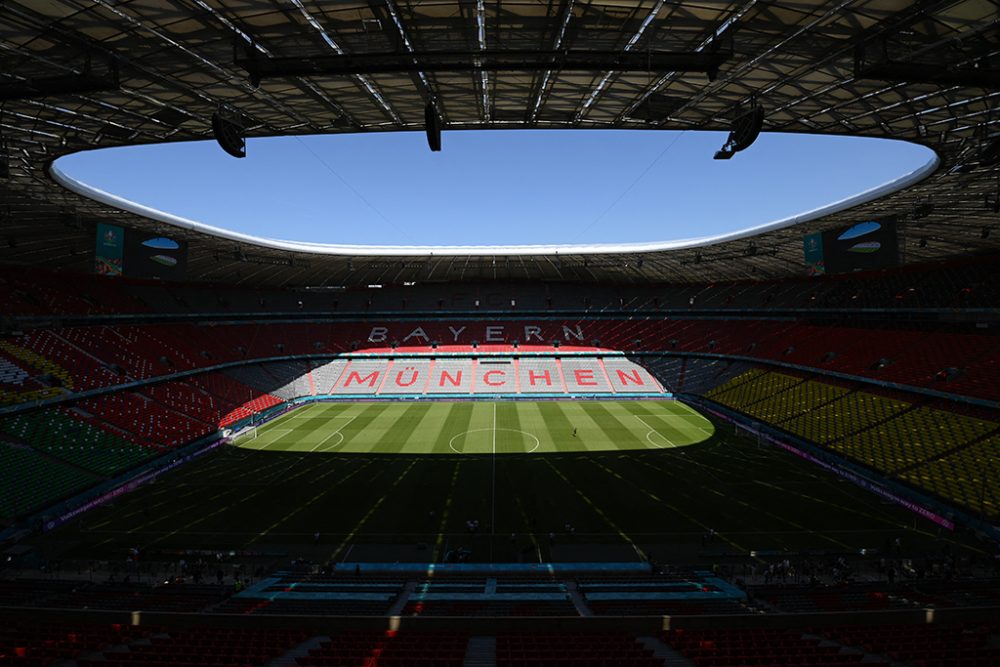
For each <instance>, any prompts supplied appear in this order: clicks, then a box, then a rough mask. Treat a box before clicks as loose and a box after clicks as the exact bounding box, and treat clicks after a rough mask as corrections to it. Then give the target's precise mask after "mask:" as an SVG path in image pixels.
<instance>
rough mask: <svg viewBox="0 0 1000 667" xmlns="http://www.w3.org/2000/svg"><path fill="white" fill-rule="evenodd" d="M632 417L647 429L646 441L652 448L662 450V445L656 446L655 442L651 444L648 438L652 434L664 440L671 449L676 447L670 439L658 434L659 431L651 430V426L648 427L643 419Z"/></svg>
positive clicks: (651, 441) (650, 439)
mask: <svg viewBox="0 0 1000 667" xmlns="http://www.w3.org/2000/svg"><path fill="white" fill-rule="evenodd" d="M632 416H633V417H635V418H636V419H638V420H639V421H640V422H642V425H643V426H645V427H646V428H648V429H649V432H647V433H646V441H647V442H649V444H651V445H653V446H654V447H657V448H659V449H663V445H658V444H656V443H655V442H653V439H652V438H650V437H649V436H650V435H652V434H653V433H655V434H656V435H658V436H660V437H661V438H663V439H664V440H666V441H667V444H668V445H670V446H671V447H676V446H677V445H675V444H674V443H673V441H672V440H671V439H670V438H668V437H667V436H665V435H663V434H662V433H660V432H659V431H657V430H656V429H655V428H653V427H652V426H650V425H649V424H647V423H646V420H645V419H643V418H642V417H640V416H639V415H632Z"/></svg>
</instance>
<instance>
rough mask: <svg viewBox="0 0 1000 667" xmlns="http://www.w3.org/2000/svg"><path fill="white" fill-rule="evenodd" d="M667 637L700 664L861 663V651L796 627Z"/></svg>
mask: <svg viewBox="0 0 1000 667" xmlns="http://www.w3.org/2000/svg"><path fill="white" fill-rule="evenodd" d="M663 640H664V641H665V642H666V643H667V644H669V645H670V646H672V647H674V648H676V649H677V650H678V651H680V652H681V653H682V654H683V655H684V656H685V657H686V658H688V659H690V660H691V661H692V662H693V663H694V664H695V665H698V666H699V667H730V666H732V667H738V666H739V665H762V664H768V665H770V664H779V665H785V666H786V667H828V666H829V667H834V666H835V665H848V664H859V663H860V662H861V661H862V659H863V658H864V657H865V655H864V653H862V652H860V651H854V652H845V651H843V647H842V646H839V645H836V644H833V643H831V642H823V641H822V638H821V637H815V636H811V637H810V636H804V635H803V633H802V632H801V631H796V630H779V629H775V630H768V629H763V628H755V629H752V630H740V629H732V628H728V629H719V630H671V631H668V632H666V633H664V635H663ZM865 664H866V665H888V664H889V663H888V662H887V661H879V660H865Z"/></svg>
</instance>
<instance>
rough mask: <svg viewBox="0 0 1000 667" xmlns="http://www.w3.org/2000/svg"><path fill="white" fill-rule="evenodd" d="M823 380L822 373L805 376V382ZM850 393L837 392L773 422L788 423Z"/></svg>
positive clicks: (848, 391)
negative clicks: (837, 393)
mask: <svg viewBox="0 0 1000 667" xmlns="http://www.w3.org/2000/svg"><path fill="white" fill-rule="evenodd" d="M824 380H825V378H824V377H823V376H822V375H819V374H816V375H811V376H809V377H808V378H806V379H805V382H820V383H822V382H824ZM796 386H797V387H800V386H802V385H801V384H798V385H796ZM850 393H851V391H850V390H847V392H846V393H844V394H839V395H835V396H832V397H831V398H828V399H826V400H825V401H820V402H818V403H815V404H813V405H810V406H808V407H807V408H804V409H800V410H799V411H798V412H796V413H795V414H790V415H788V416H787V417H784V418H783V419H780V420H778V421H777V422H775V423H776V424H786V423H788V422H790V421H794V420H796V419H799V418H800V417H804V416H805V415H807V414H809V413H810V412H812V411H813V410H819V409H820V408H824V407H826V406H828V405H830V404H831V403H836V402H837V401H839V400H840V399H842V398H844V397H845V396H847V395H849V394H850Z"/></svg>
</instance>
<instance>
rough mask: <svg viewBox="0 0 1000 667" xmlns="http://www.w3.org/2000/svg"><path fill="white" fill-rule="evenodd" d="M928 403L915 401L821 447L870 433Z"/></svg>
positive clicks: (859, 391)
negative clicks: (866, 432)
mask: <svg viewBox="0 0 1000 667" xmlns="http://www.w3.org/2000/svg"><path fill="white" fill-rule="evenodd" d="M855 393H862V394H863V393H865V392H864V391H862V390H860V389H859V390H858V391H857V392H855ZM849 395H850V394H845V397H846V396H849ZM914 398H915V399H916V398H919V397H918V396H916V395H915V396H914ZM929 402H930V401H929V400H915V401H914V402H913V403H911V404H910V407H908V408H903V409H902V410H900V411H899V412H893V413H891V414H889V415H888V416H886V417H885V418H883V419H879V420H878V421H873V422H869V423H867V424H865V425H864V426H862V427H861V428H856V429H854V430H853V431H849V432H847V433H844V434H843V435H842V436H840V437H839V438H834V439H833V440H829V441H827V442H824V443H823V446H824V447H826V448H829V447H830V445H833V444H836V443H839V442H842V441H844V440H847V439H848V438H853V437H854V436H856V435H860V434H861V433H864V432H865V431H870V430H871V429H873V428H877V427H879V426H881V425H882V424H885V423H886V422H890V421H892V420H893V419H896V418H898V417H902V416H903V415H906V414H909V413H911V412H913V411H914V410H916V409H917V408H922V407H925V406H926V405H927V404H928V403H929Z"/></svg>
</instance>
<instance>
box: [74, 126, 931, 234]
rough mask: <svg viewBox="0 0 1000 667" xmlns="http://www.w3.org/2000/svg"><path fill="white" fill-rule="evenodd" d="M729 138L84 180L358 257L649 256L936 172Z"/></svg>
mask: <svg viewBox="0 0 1000 667" xmlns="http://www.w3.org/2000/svg"><path fill="white" fill-rule="evenodd" d="M724 141H725V135H724V134H722V133H715V132H666V131H664V132H659V131H631V132H630V131H596V130H561V131H543V130H528V131H509V130H508V131H492V132H489V131H460V132H459V131H455V132H447V131H446V132H445V133H444V134H443V139H442V143H443V150H442V152H440V153H431V152H430V151H429V150H428V148H427V144H426V140H425V138H424V135H423V133H422V132H402V133H380V134H367V135H339V136H316V137H303V138H296V137H278V138H271V139H251V140H250V141H248V144H247V157H246V159H243V160H237V159H235V158H232V157H230V156H228V155H226V154H225V153H223V152H222V150H221V149H220V148H219V147H218V146H217V145H216V144H215V143H214V142H188V143H173V144H163V145H153V146H132V147H126V148H115V149H105V150H100V151H89V152H85V153H78V154H76V155H72V156H67V157H65V158H62V159H60V161H59V166H60V168H61V169H63V170H64V171H65V172H66V173H67V174H69V175H70V176H72V177H74V178H77V179H79V180H82V181H83V182H85V183H88V184H89V185H92V186H95V187H98V188H100V189H102V190H106V191H108V192H112V193H114V194H117V195H119V196H122V197H125V198H126V199H131V200H133V201H136V202H139V203H142V204H145V205H147V206H152V207H154V208H158V209H161V210H164V211H167V212H170V213H174V214H176V215H180V216H183V217H187V218H191V219H194V220H198V221H200V222H204V223H207V224H211V225H215V226H218V227H226V228H229V229H234V230H236V231H241V232H245V233H249V234H254V235H257V236H264V237H269V238H279V239H288V240H295V241H312V242H320V243H349V244H399V245H413V244H418V245H494V244H497V245H509V244H534V243H608V242H645V241H664V240H675V239H684V238H692V237H698V236H705V235H711V234H717V233H722V232H726V231H734V230H739V229H744V228H746V227H750V226H754V225H758V224H763V223H766V222H770V221H772V220H776V219H779V218H783V217H786V216H790V215H795V214H797V213H801V212H803V211H806V210H808V209H811V208H815V207H818V206H822V205H824V204H827V203H830V202H833V201H836V200H838V199H842V198H844V197H847V196H850V195H853V194H856V193H858V192H860V191H862V190H865V189H867V188H870V187H873V186H875V185H879V184H881V183H883V182H886V181H889V180H892V179H893V178H896V177H897V176H900V175H902V174H903V173H905V172H908V171H911V170H913V169H915V168H917V167H919V166H920V165H922V164H924V163H925V162H927V161H928V160H929V159H930V158H931V153H930V151H929V150H927V149H925V148H922V147H919V146H915V145H910V144H906V143H903V142H894V141H883V140H876V139H862V138H855V137H830V136H824V137H816V136H807V135H780V134H764V135H761V137H760V138H759V139H758V140H757V142H756V143H755V144H754V145H753V146H751V147H750V148H749V149H748V150H746V151H744V152H743V153H739V154H737V155H736V156H735V157H734V158H733V159H732V160H729V161H719V160H713V159H712V155H713V154H714V153H715V151H716V150H717V149H718V148H719V147H720V146H721V145H722V144H723V142H724Z"/></svg>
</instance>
